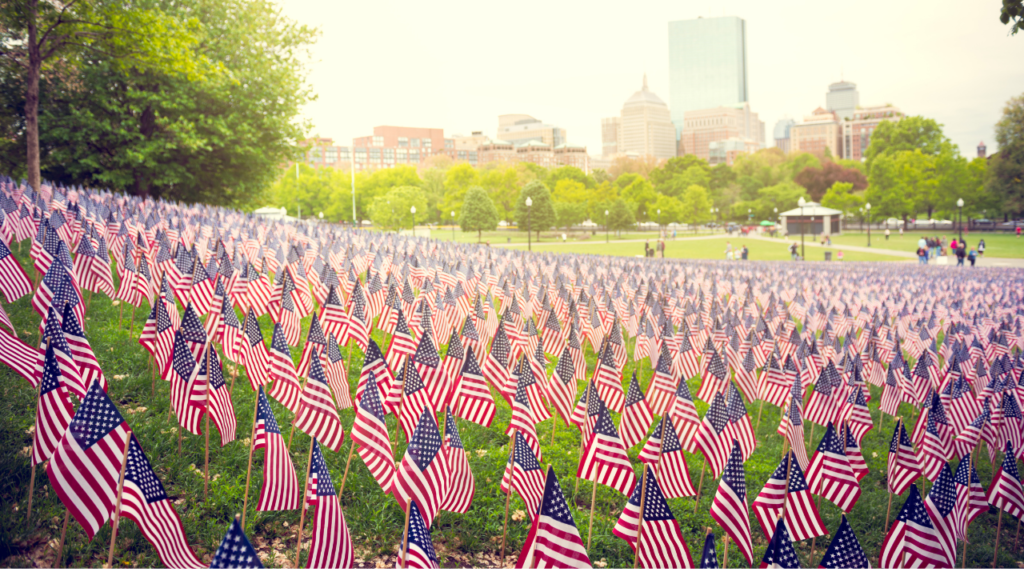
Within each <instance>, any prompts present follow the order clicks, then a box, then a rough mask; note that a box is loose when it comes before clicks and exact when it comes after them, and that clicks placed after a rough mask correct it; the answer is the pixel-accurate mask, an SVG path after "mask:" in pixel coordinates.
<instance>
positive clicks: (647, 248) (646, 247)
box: [644, 240, 651, 258]
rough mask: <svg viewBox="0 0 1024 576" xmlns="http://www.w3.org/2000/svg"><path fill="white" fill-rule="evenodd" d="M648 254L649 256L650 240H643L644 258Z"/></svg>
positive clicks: (647, 256)
mask: <svg viewBox="0 0 1024 576" xmlns="http://www.w3.org/2000/svg"><path fill="white" fill-rule="evenodd" d="M650 256H651V241H650V240H645V241H644V258H649V257H650Z"/></svg>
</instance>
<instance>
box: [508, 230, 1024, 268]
mask: <svg viewBox="0 0 1024 576" xmlns="http://www.w3.org/2000/svg"><path fill="white" fill-rule="evenodd" d="M728 238H738V239H742V238H744V236H731V235H728V234H711V235H705V236H700V235H698V236H677V237H676V238H674V239H671V240H669V241H668V242H669V243H672V242H686V241H689V240H719V239H728ZM747 238H751V239H754V240H764V241H766V242H775V243H776V244H786V245H789V244H792V243H793V240H786V239H783V238H772V237H770V236H748V237H747ZM651 240H655V239H654V238H629V239H624V240H609V241H608V243H614V244H628V243H642V242H648V241H651ZM596 243H598V242H596V241H595V242H587V243H586V245H588V246H590V245H593V244H596ZM547 244H557V242H541V243H537V245H538V246H545V245H547ZM581 244H582V243H581ZM806 244H809V245H811V246H820V245H821V243H820V242H807V243H806ZM526 245H527V244H526V242H515V243H512V244H494V245H493V246H494V247H495V248H505V247H515V246H526ZM828 248H831V249H833V250H844V251H847V252H867V253H869V254H879V255H883V256H897V257H901V258H906V259H907V260H906V263H912V264H916V263H917V254H916V253H914V252H905V251H903V250H889V249H887V248H869V247H867V246H851V245H849V244H837V243H835V242H833V243H832V245H831V246H828ZM948 262H949V264H947V265H948V266H954V267H955V266H956V257H955V256H950V257H949V258H948ZM929 264H930V265H935V261H934V260H932V261H931V262H930V263H929ZM968 264H969V263H965V264H964V265H965V266H967V265H968ZM977 266H980V267H982V268H989V267H1004V268H1024V258H992V257H985V258H980V259H979V260H978V262H977Z"/></svg>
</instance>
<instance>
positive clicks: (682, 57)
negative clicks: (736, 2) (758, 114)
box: [668, 16, 749, 136]
mask: <svg viewBox="0 0 1024 576" xmlns="http://www.w3.org/2000/svg"><path fill="white" fill-rule="evenodd" d="M668 66H669V68H668V75H669V109H670V110H671V112H672V123H673V124H675V126H676V135H677V136H678V135H679V134H680V132H681V131H682V129H683V115H684V114H685V113H686V112H688V111H692V110H704V109H706V108H714V107H716V106H735V105H736V104H738V103H740V102H749V99H748V97H747V23H746V21H745V20H743V19H742V18H737V17H736V16H723V17H721V18H697V19H696V20H678V21H676V22H669V23H668Z"/></svg>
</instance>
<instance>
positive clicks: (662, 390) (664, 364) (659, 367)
mask: <svg viewBox="0 0 1024 576" xmlns="http://www.w3.org/2000/svg"><path fill="white" fill-rule="evenodd" d="M675 389H676V380H675V378H673V377H672V355H671V354H670V353H669V351H668V344H667V343H666V342H665V341H662V342H661V353H660V354H659V355H658V362H657V364H655V366H654V372H653V373H652V374H651V382H650V384H648V385H647V392H648V398H647V401H648V402H649V403H650V405H651V411H652V412H654V413H655V414H661V415H664V414H665V410H666V409H667V408H668V407H669V405H670V404H671V402H672V395H673V393H674V392H675Z"/></svg>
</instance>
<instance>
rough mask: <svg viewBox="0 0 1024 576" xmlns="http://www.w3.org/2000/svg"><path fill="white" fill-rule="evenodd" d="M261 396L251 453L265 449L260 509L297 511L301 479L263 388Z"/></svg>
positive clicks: (257, 407) (257, 507)
mask: <svg viewBox="0 0 1024 576" xmlns="http://www.w3.org/2000/svg"><path fill="white" fill-rule="evenodd" d="M258 393H259V396H258V398H257V400H256V428H255V430H254V433H253V437H252V447H251V448H250V451H256V450H259V449H260V448H263V449H265V452H266V454H265V456H264V459H263V488H262V489H260V501H259V503H258V504H257V506H256V509H257V510H259V511H260V512H267V511H271V510H295V509H296V508H298V507H299V479H298V476H297V475H296V474H295V466H294V465H293V464H292V459H291V456H290V455H289V454H288V447H287V446H285V443H284V437H283V436H281V429H280V428H279V427H278V426H277V420H276V419H275V418H274V412H273V411H272V410H271V409H270V401H269V400H267V395H266V394H265V393H264V392H263V386H262V385H260V387H259V389H258ZM250 457H251V454H250Z"/></svg>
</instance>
